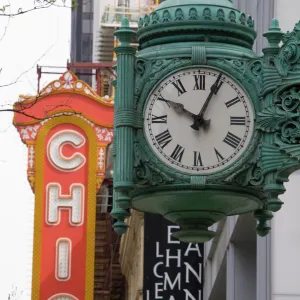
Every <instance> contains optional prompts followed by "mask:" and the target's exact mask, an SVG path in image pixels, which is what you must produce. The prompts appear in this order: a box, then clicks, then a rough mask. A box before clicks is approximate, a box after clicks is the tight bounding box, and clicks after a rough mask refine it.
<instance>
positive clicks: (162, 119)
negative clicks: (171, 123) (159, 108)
mask: <svg viewBox="0 0 300 300" xmlns="http://www.w3.org/2000/svg"><path fill="white" fill-rule="evenodd" d="M153 123H163V124H167V115H164V116H160V117H157V116H155V115H152V124H153Z"/></svg>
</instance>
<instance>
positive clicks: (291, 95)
mask: <svg viewBox="0 0 300 300" xmlns="http://www.w3.org/2000/svg"><path fill="white" fill-rule="evenodd" d="M280 99H281V100H282V102H281V103H282V108H283V109H284V110H286V111H290V112H295V111H296V110H297V111H299V106H300V89H299V88H296V87H293V88H291V89H290V90H288V91H285V92H283V93H282V95H281V96H280Z"/></svg>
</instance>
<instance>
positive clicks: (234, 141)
mask: <svg viewBox="0 0 300 300" xmlns="http://www.w3.org/2000/svg"><path fill="white" fill-rule="evenodd" d="M240 141H241V139H240V138H239V137H237V136H236V135H234V134H233V133H231V132H228V133H227V135H226V137H225V139H224V140H223V142H224V143H226V144H227V145H229V146H231V147H232V148H237V146H238V145H239V143H240Z"/></svg>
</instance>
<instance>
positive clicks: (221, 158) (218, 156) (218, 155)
mask: <svg viewBox="0 0 300 300" xmlns="http://www.w3.org/2000/svg"><path fill="white" fill-rule="evenodd" d="M214 149H215V153H216V156H217V159H218V162H220V161H222V160H224V157H223V156H222V155H221V154H220V152H219V151H218V150H217V149H216V148H214Z"/></svg>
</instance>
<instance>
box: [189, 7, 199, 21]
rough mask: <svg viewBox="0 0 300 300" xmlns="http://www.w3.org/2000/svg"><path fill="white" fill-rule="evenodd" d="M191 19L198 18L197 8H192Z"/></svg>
mask: <svg viewBox="0 0 300 300" xmlns="http://www.w3.org/2000/svg"><path fill="white" fill-rule="evenodd" d="M189 20H198V13H197V9H196V8H193V7H192V8H191V9H190V11H189Z"/></svg>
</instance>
